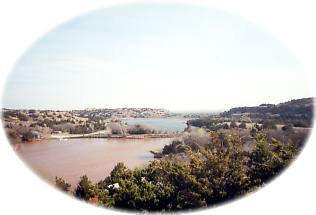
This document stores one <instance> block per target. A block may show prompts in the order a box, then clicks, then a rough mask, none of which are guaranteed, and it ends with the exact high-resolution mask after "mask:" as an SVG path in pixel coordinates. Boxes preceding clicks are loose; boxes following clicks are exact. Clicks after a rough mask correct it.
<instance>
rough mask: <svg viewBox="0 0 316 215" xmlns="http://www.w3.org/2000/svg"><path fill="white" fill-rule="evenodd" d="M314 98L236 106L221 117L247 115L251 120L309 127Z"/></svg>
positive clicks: (311, 119)
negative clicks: (252, 105) (275, 103)
mask: <svg viewBox="0 0 316 215" xmlns="http://www.w3.org/2000/svg"><path fill="white" fill-rule="evenodd" d="M313 109H314V98H302V99H293V100H291V101H288V102H283V103H280V104H277V105H274V104H261V105H259V106H254V107H236V108H232V109H230V110H229V111H225V112H223V113H221V117H227V118H237V117H236V116H238V115H247V116H248V117H250V118H251V119H252V120H257V121H258V120H259V121H260V120H273V121H275V122H276V123H283V124H289V123H291V124H293V125H294V126H298V127H310V126H311V124H312V121H313Z"/></svg>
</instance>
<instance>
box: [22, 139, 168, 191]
mask: <svg viewBox="0 0 316 215" xmlns="http://www.w3.org/2000/svg"><path fill="white" fill-rule="evenodd" d="M170 141H171V139H170V138H153V139H102V138H96V139H69V140H67V141H59V140H45V141H42V142H40V143H34V144H21V148H20V149H19V150H18V151H17V153H18V154H19V155H20V156H21V157H22V159H23V160H24V161H25V162H26V163H27V164H28V165H29V166H30V167H31V168H32V169H34V170H35V171H36V172H37V173H38V174H40V175H41V176H43V177H44V178H45V179H47V180H49V181H51V182H54V179H55V176H59V177H63V178H64V179H65V180H66V181H67V182H69V183H71V184H72V186H73V187H74V186H75V185H76V184H77V182H78V180H79V178H80V176H82V175H84V174H86V175H87V176H88V177H89V178H90V179H91V180H92V181H94V182H98V181H99V180H101V179H103V178H105V177H106V176H108V175H109V173H110V172H111V170H112V169H113V167H114V166H115V165H116V164H117V163H118V162H123V163H125V164H126V165H127V166H128V167H130V168H133V167H139V166H142V165H144V164H146V163H147V162H148V161H150V160H153V159H154V157H153V155H152V154H151V153H150V152H149V151H150V150H161V149H162V148H163V146H164V145H166V144H168V143H170Z"/></svg>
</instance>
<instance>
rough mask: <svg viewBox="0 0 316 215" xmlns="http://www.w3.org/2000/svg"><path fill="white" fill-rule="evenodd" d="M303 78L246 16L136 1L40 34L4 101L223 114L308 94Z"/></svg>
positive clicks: (280, 48)
mask: <svg viewBox="0 0 316 215" xmlns="http://www.w3.org/2000/svg"><path fill="white" fill-rule="evenodd" d="M21 36H23V35H21ZM304 78H305V77H304V74H303V72H302V69H301V67H300V65H299V64H298V62H297V61H296V60H295V59H294V58H293V56H292V55H291V54H290V53H289V52H288V51H287V49H286V48H285V47H284V46H282V44H280V43H279V42H278V41H277V40H275V39H274V38H273V37H271V36H270V35H269V34H267V33H265V32H263V31H261V30H259V29H257V28H256V27H255V26H253V24H250V23H248V22H246V21H245V20H242V19H240V18H238V17H235V16H231V15H227V14H225V13H222V12H219V11H215V10H212V9H209V8H203V7H197V6H192V5H176V4H133V5H125V6H117V7H112V8H107V9H103V10H99V11H96V12H94V13H91V14H88V15H84V16H81V17H79V18H76V19H73V20H71V21H70V22H67V23H66V24H64V25H62V26H60V27H57V28H56V29H54V30H52V31H51V32H49V33H48V34H47V35H45V36H44V37H42V38H41V39H39V40H38V41H37V42H36V43H35V44H34V45H33V46H32V47H31V48H30V49H28V50H27V51H26V53H25V54H24V55H23V56H22V57H21V59H20V60H19V61H18V62H17V64H16V66H15V67H14V69H13V71H12V72H11V75H10V76H9V78H8V81H7V85H6V89H5V92H4V96H3V106H4V107H7V108H38V109H79V108H91V107H97V108H100V107H108V108H115V107H153V108H166V109H169V110H179V111H185V110H220V109H226V108H230V107H233V106H244V105H258V104H261V103H278V102H281V101H286V100H289V99H292V98H301V97H309V96H312V91H311V90H310V88H309V86H308V85H307V84H306V80H305V79H304Z"/></svg>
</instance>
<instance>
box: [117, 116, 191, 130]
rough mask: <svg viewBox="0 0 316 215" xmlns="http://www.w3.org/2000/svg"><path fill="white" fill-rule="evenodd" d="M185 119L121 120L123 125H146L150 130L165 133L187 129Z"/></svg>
mask: <svg viewBox="0 0 316 215" xmlns="http://www.w3.org/2000/svg"><path fill="white" fill-rule="evenodd" d="M187 120H189V119H187V118H175V117H170V118H130V119H123V120H122V122H123V123H127V124H128V125H136V124H140V125H146V126H149V127H152V128H156V129H158V130H161V131H164V132H165V131H167V132H177V131H178V132H181V131H183V130H184V129H185V128H186V127H187V124H186V122H187Z"/></svg>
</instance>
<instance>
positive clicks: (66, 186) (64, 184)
mask: <svg viewBox="0 0 316 215" xmlns="http://www.w3.org/2000/svg"><path fill="white" fill-rule="evenodd" d="M55 185H56V187H57V188H59V189H60V190H62V191H64V192H68V191H69V190H70V187H71V185H70V184H68V183H67V182H66V181H65V180H64V179H63V178H60V177H55Z"/></svg>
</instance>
